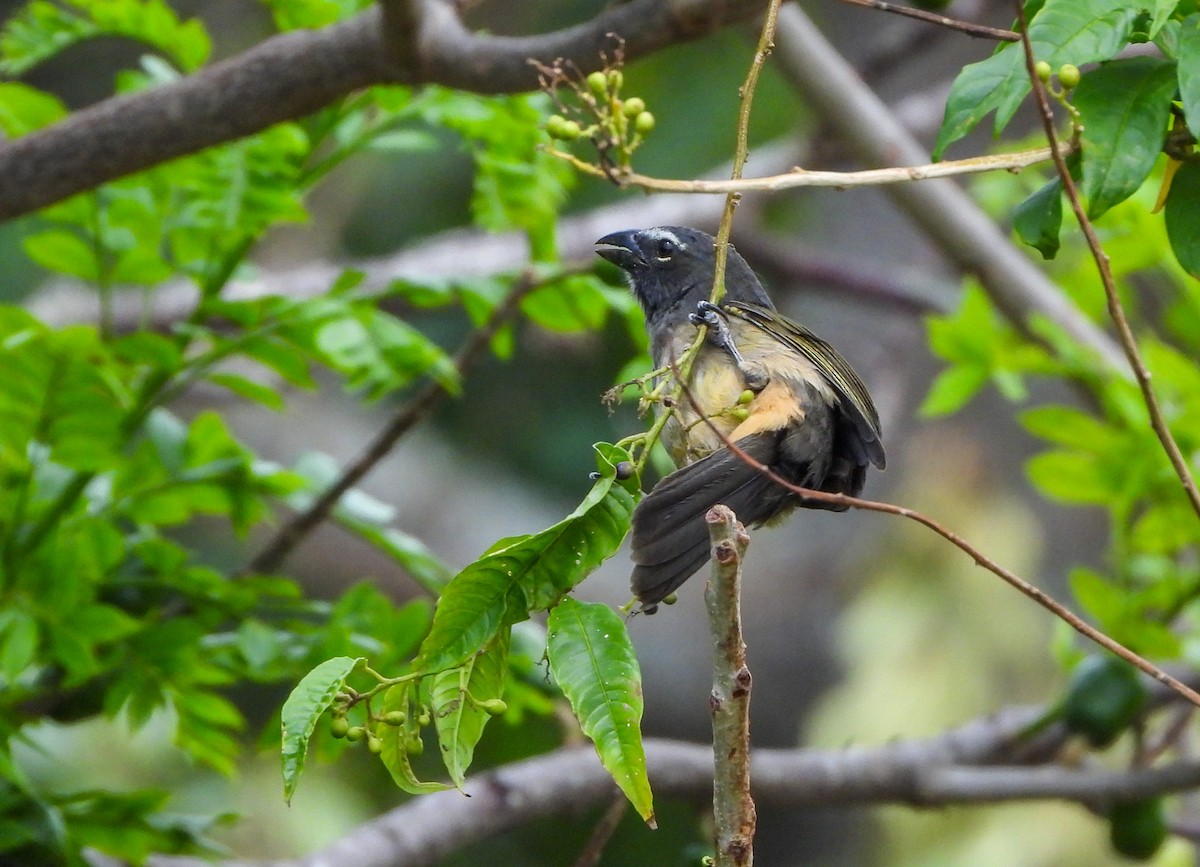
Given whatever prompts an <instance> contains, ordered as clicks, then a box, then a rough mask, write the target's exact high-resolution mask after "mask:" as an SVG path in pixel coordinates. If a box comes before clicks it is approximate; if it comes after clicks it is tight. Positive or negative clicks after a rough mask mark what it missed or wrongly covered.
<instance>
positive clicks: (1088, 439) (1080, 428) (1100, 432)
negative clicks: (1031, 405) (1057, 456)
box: [1020, 406, 1120, 452]
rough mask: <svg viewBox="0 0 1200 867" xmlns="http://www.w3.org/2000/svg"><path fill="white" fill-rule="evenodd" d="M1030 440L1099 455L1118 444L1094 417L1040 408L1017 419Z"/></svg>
mask: <svg viewBox="0 0 1200 867" xmlns="http://www.w3.org/2000/svg"><path fill="white" fill-rule="evenodd" d="M1020 420H1021V424H1022V425H1023V426H1024V427H1025V429H1026V430H1027V431H1029V432H1030V433H1031V434H1033V435H1034V436H1038V437H1041V438H1042V439H1044V440H1046V441H1048V442H1052V443H1056V444H1058V445H1063V446H1074V447H1075V448H1076V449H1079V450H1080V451H1090V452H1102V451H1106V450H1108V449H1110V448H1112V447H1114V446H1116V445H1119V443H1120V434H1119V432H1118V431H1116V430H1114V429H1113V427H1112V426H1110V425H1109V424H1107V423H1106V422H1104V421H1101V420H1100V419H1097V418H1096V417H1095V416H1092V415H1089V414H1088V413H1086V412H1083V411H1081V410H1078V409H1075V408H1074V407H1069V406H1043V407H1038V408H1037V409H1031V410H1027V411H1025V412H1023V413H1021V415H1020Z"/></svg>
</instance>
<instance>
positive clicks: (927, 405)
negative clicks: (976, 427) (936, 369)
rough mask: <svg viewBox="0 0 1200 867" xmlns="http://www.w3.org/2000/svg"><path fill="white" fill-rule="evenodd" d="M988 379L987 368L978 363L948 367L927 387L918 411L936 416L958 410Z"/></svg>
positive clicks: (929, 416) (924, 414)
mask: <svg viewBox="0 0 1200 867" xmlns="http://www.w3.org/2000/svg"><path fill="white" fill-rule="evenodd" d="M988 380H989V377H988V372H987V368H985V367H982V366H979V365H966V364H956V365H954V366H953V367H948V368H946V369H945V370H943V371H942V372H941V373H939V374H938V375H937V378H936V379H935V380H934V381H933V385H931V386H930V387H929V394H927V395H925V400H924V401H923V402H922V403H921V408H920V409H919V410H918V413H920V415H922V416H925V417H926V418H936V417H938V416H943V415H951V414H953V413H955V412H958V411H959V410H960V409H962V408H963V407H964V406H966V404H967V401H969V400H970V399H971V398H973V397H974V396H975V395H976V394H978V393H979V390H980V389H982V388H983V387H984V386H985V385H987V383H988Z"/></svg>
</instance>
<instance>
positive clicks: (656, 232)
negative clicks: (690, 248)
mask: <svg viewBox="0 0 1200 867" xmlns="http://www.w3.org/2000/svg"><path fill="white" fill-rule="evenodd" d="M646 237H647V238H650V239H652V240H654V241H670V242H671V243H672V244H674V245H675V246H676V247H679V248H680V249H681V250H682V249H683V248H684V247H685V246H686V245H685V244H684V243H683V242H682V241H680V240H679V236H678V235H676V234H675V233H674V232H672V231H671V230H670V229H664V228H663V227H662V226H655V227H654V228H653V229H646Z"/></svg>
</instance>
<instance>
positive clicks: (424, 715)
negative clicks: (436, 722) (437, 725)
mask: <svg viewBox="0 0 1200 867" xmlns="http://www.w3.org/2000/svg"><path fill="white" fill-rule="evenodd" d="M417 725H423V726H427V725H429V711H427V710H423V711H421V715H420V716H418V717H417Z"/></svg>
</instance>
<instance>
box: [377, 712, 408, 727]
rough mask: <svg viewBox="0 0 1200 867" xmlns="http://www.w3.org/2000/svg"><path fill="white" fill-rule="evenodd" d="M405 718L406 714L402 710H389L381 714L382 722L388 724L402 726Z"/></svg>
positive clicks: (406, 717)
mask: <svg viewBox="0 0 1200 867" xmlns="http://www.w3.org/2000/svg"><path fill="white" fill-rule="evenodd" d="M407 719H408V714H406V713H405V712H404V711H402V710H390V711H388V712H387V713H385V714H384V715H383V722H384V724H385V725H389V726H402V725H404V722H405V720H407Z"/></svg>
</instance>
